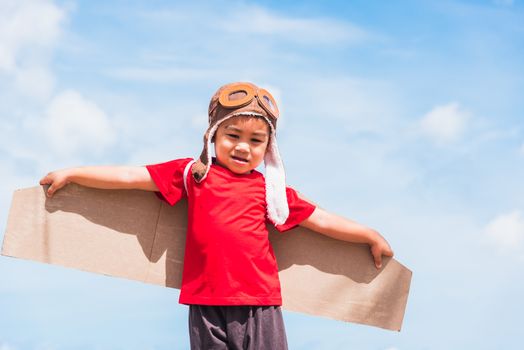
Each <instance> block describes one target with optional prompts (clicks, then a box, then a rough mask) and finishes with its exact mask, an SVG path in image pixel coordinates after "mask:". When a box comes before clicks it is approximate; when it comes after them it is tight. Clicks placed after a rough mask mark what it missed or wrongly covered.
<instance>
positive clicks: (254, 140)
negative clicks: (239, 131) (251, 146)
mask: <svg viewBox="0 0 524 350" xmlns="http://www.w3.org/2000/svg"><path fill="white" fill-rule="evenodd" d="M251 141H252V142H255V143H260V142H262V140H259V139H251Z"/></svg>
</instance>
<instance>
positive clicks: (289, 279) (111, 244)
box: [2, 184, 412, 331]
mask: <svg viewBox="0 0 524 350" xmlns="http://www.w3.org/2000/svg"><path fill="white" fill-rule="evenodd" d="M186 227H187V203H186V201H180V202H179V203H177V204H176V205H175V206H173V207H171V206H169V205H168V204H166V203H165V202H163V201H160V200H159V199H158V197H157V196H155V194H154V193H151V192H146V191H139V190H100V189H93V188H87V187H82V186H79V185H76V184H70V185H67V186H66V187H64V188H62V189H61V190H60V191H58V192H56V194H55V195H54V196H53V197H52V198H48V197H46V196H45V192H44V188H43V187H41V186H37V187H31V188H26V189H21V190H17V191H15V193H14V195H13V201H12V204H11V209H10V212H9V217H8V222H7V229H6V233H5V236H4V242H3V246H2V255H5V256H11V257H17V258H22V259H29V260H35V261H39V262H44V263H49V264H55V265H62V266H66V267H71V268H76V269H80V270H84V271H90V272H95V273H100V274H105V275H109V276H115V277H123V278H127V279H133V280H138V281H142V282H146V283H152V284H157V285H160V286H166V287H172V288H180V285H181V279H182V266H183V258H184V246H185V235H186ZM269 229H270V240H271V243H272V245H273V249H274V251H275V255H276V257H277V262H278V267H279V276H280V281H281V285H282V298H283V308H284V309H287V310H291V311H296V312H302V313H306V314H310V315H316V316H324V317H329V318H333V319H337V320H343V321H348V322H355V323H361V324H367V325H371V326H376V327H381V328H385V329H390V330H398V331H399V330H400V328H401V325H402V320H403V317H404V312H405V308H406V303H407V298H408V293H409V287H410V282H411V275H412V273H411V271H410V270H408V269H407V268H406V267H404V266H403V265H402V264H400V263H398V262H397V261H396V260H395V259H391V258H386V259H385V260H384V261H383V267H382V268H381V269H380V270H377V269H376V268H375V266H374V264H373V260H372V257H371V254H370V253H369V248H368V246H367V245H361V244H352V243H347V242H343V241H339V240H334V239H331V238H329V237H326V236H323V235H320V234H318V233H314V232H312V231H310V230H308V229H305V228H302V227H297V228H294V229H293V230H291V231H289V232H286V233H279V232H277V231H276V230H275V229H273V228H271V227H269Z"/></svg>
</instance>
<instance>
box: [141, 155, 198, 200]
mask: <svg viewBox="0 0 524 350" xmlns="http://www.w3.org/2000/svg"><path fill="white" fill-rule="evenodd" d="M191 160H192V159H191V158H183V159H175V160H171V161H169V162H165V163H158V164H150V165H146V169H147V171H149V174H150V175H151V178H152V179H153V181H154V182H155V184H156V186H157V187H158V190H159V192H155V193H156V195H157V196H158V197H159V198H160V199H162V200H163V201H165V202H167V203H169V204H170V205H175V203H176V202H178V201H179V200H180V199H182V198H184V197H187V194H186V190H185V188H184V169H185V167H186V165H187V163H189V162H190V161H191Z"/></svg>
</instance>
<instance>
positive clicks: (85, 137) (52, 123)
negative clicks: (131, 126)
mask: <svg viewBox="0 0 524 350" xmlns="http://www.w3.org/2000/svg"><path fill="white" fill-rule="evenodd" d="M44 131H45V134H46V137H47V140H48V142H49V143H50V145H51V147H52V148H53V149H54V151H55V152H57V153H59V154H61V155H71V154H74V153H76V152H79V151H87V152H94V153H95V154H100V153H101V152H102V151H103V150H104V149H105V148H107V147H108V146H110V145H111V144H113V143H114V142H115V139H116V133H115V131H114V127H113V126H112V125H111V123H110V121H109V119H108V117H107V116H106V114H105V113H104V111H102V110H101V109H100V108H99V107H98V106H97V105H96V104H95V103H93V102H91V101H88V100H86V99H85V98H84V97H82V96H81V95H80V94H79V93H78V92H76V91H73V90H69V91H65V92H63V93H61V94H59V95H58V96H56V97H54V98H53V100H52V101H51V103H50V104H49V106H48V108H47V110H46V118H45V124H44Z"/></svg>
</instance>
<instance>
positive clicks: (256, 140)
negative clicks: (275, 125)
mask: <svg viewBox="0 0 524 350" xmlns="http://www.w3.org/2000/svg"><path fill="white" fill-rule="evenodd" d="M268 142H269V125H268V124H267V122H266V121H265V120H264V119H262V118H256V117H249V116H237V117H232V118H229V119H227V120H225V121H224V122H222V123H221V124H220V126H219V127H218V129H217V131H216V133H215V154H216V158H217V163H218V164H219V165H221V166H223V167H225V168H228V169H229V170H231V171H232V172H234V173H236V174H247V173H250V172H251V171H252V170H253V169H255V168H256V167H257V166H259V165H260V163H262V161H263V160H264V155H265V154H266V149H267V145H268Z"/></svg>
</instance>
